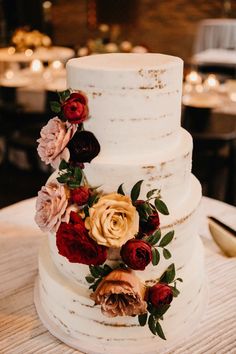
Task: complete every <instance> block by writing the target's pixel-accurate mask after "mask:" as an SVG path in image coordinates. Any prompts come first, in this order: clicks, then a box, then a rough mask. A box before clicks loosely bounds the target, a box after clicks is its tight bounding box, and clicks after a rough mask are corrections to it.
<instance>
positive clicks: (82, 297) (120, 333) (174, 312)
mask: <svg viewBox="0 0 236 354" xmlns="http://www.w3.org/2000/svg"><path fill="white" fill-rule="evenodd" d="M39 273H40V282H39V290H40V299H41V305H42V307H43V309H44V311H45V312H46V313H47V316H48V317H49V318H50V319H51V320H52V321H53V322H54V323H56V324H57V326H58V327H59V328H61V329H62V330H63V331H65V332H67V333H68V334H70V336H72V337H74V338H76V339H77V340H78V348H80V340H84V339H85V338H86V337H87V341H88V342H87V348H86V352H87V351H88V352H90V351H92V352H96V353H101V352H104V353H111V352H112V353H113V350H114V352H116V350H118V348H121V347H124V348H126V352H127V353H131V352H132V353H133V352H134V351H133V346H134V342H135V348H136V352H137V348H139V349H140V346H141V347H142V352H143V353H150V352H151V351H154V349H155V350H159V349H161V348H162V346H163V345H164V342H163V341H161V340H160V339H158V338H156V337H153V335H152V334H151V332H150V331H149V329H148V328H147V327H144V328H143V327H140V326H139V325H138V320H137V317H134V318H132V317H116V318H108V317H106V316H104V315H102V313H101V312H100V308H99V307H98V306H96V307H94V303H93V301H92V300H91V299H90V298H89V295H90V291H89V290H88V288H84V287H80V286H79V285H77V284H75V283H74V282H71V281H70V280H69V279H68V278H66V277H65V276H63V275H62V274H61V273H60V272H59V271H58V270H57V268H56V267H55V265H54V263H53V261H52V259H51V257H50V252H49V247H48V243H47V241H45V243H44V245H43V246H42V248H41V251H40V256H39ZM178 276H180V277H182V278H183V279H184V282H183V283H180V284H178V287H179V289H180V291H181V296H179V297H178V298H174V300H173V302H172V304H171V307H170V309H169V310H168V312H167V313H166V314H165V316H164V321H163V322H162V327H163V329H164V332H165V334H166V337H167V338H168V339H169V340H172V339H176V338H178V339H179V336H180V337H184V335H185V330H186V329H187V328H188V327H192V326H195V325H196V321H199V309H200V308H201V307H202V303H203V302H205V301H206V299H205V298H204V294H205V284H204V280H205V278H204V273H203V250H202V245H201V242H200V239H199V238H198V237H197V242H196V244H195V247H194V252H193V253H192V257H191V258H190V260H189V262H188V266H187V267H184V268H183V269H181V270H179V272H178ZM177 336H178V337H177ZM97 345H102V349H103V350H102V351H101V349H100V351H95V349H94V348H96V346H97ZM104 345H105V347H103V346H104ZM92 349H93V350H92ZM155 352H156V351H155Z"/></svg>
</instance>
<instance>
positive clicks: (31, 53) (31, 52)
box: [25, 49, 33, 57]
mask: <svg viewBox="0 0 236 354" xmlns="http://www.w3.org/2000/svg"><path fill="white" fill-rule="evenodd" d="M32 55H33V51H32V49H26V51H25V56H26V57H31V56H32Z"/></svg>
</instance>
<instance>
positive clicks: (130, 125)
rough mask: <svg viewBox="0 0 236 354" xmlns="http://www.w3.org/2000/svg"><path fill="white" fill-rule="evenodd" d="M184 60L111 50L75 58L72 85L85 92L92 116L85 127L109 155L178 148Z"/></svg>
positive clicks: (71, 65) (71, 64)
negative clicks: (169, 147) (110, 52)
mask: <svg viewBox="0 0 236 354" xmlns="http://www.w3.org/2000/svg"><path fill="white" fill-rule="evenodd" d="M182 68H183V62H182V60H181V59H179V58H176V57H172V56H168V55H162V54H128V55H127V54H106V55H102V56H101V55H94V56H89V57H84V58H80V59H72V60H70V61H69V62H68V64H67V85H68V87H69V88H71V89H72V90H81V91H84V92H85V93H86V95H87V97H88V101H89V110H90V117H91V119H89V120H88V121H86V122H85V124H84V125H85V129H87V130H90V131H92V132H93V133H94V134H95V136H96V137H97V139H98V140H99V141H100V143H101V144H102V152H103V154H108V155H114V154H115V155H116V154H118V155H126V154H127V152H129V154H132V153H133V152H135V151H139V152H140V153H143V152H144V153H145V152H146V153H150V152H151V151H153V150H154V151H155V150H156V149H157V148H160V147H161V148H165V146H168V145H169V144H173V146H174V145H175V144H176V143H177V141H178V134H177V133H176V132H177V130H178V128H179V126H180V113H181V91H182Z"/></svg>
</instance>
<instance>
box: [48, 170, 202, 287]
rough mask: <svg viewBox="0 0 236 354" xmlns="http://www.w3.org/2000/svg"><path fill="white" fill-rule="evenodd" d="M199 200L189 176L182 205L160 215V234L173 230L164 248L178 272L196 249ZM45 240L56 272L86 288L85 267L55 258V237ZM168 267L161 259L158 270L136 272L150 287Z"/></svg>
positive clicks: (199, 196)
mask: <svg viewBox="0 0 236 354" xmlns="http://www.w3.org/2000/svg"><path fill="white" fill-rule="evenodd" d="M200 198H201V186H200V184H199V182H198V181H197V179H196V178H195V177H193V176H192V178H191V188H190V193H189V194H188V196H187V198H186V200H185V202H184V203H183V204H182V205H181V206H180V205H179V203H177V206H176V207H175V209H174V210H172V213H171V214H170V215H169V216H163V215H162V216H161V227H162V234H163V235H164V234H165V233H167V232H168V231H170V230H173V229H174V230H175V236H174V239H173V240H172V242H171V243H170V244H169V246H168V249H169V250H170V252H171V254H172V258H171V261H172V262H174V263H175V266H176V269H177V270H179V269H182V268H183V267H184V266H185V265H186V264H187V263H188V261H189V260H190V258H191V257H192V253H193V250H194V249H195V246H196V233H197V216H198V213H197V207H198V205H199V202H200ZM48 240H49V247H50V250H51V257H52V260H53V262H54V263H55V265H56V267H57V268H58V269H59V271H60V272H61V273H63V274H64V275H65V276H66V277H68V279H70V280H71V281H73V282H75V283H76V284H79V285H80V286H83V287H85V288H87V287H88V283H87V282H86V280H85V277H86V276H87V275H88V266H86V265H83V264H76V263H70V262H69V261H68V260H67V259H66V258H65V257H63V256H61V255H59V254H58V249H57V246H56V237H55V235H53V234H49V236H48ZM108 263H109V262H108ZM116 263H117V262H116ZM110 264H112V262H111V263H110ZM168 264H169V260H168V261H167V260H165V259H164V257H161V261H160V263H159V265H158V267H153V266H152V265H149V266H148V267H147V268H146V269H145V271H140V272H137V273H138V276H139V277H140V278H141V279H143V281H146V282H147V283H148V284H151V283H152V282H155V281H156V279H157V278H158V277H159V276H160V275H161V274H162V273H163V272H164V270H165V269H166V268H167V266H168Z"/></svg>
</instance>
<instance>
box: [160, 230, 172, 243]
mask: <svg viewBox="0 0 236 354" xmlns="http://www.w3.org/2000/svg"><path fill="white" fill-rule="evenodd" d="M174 234H175V232H174V231H170V232H168V233H167V234H166V235H165V236H163V237H162V239H161V242H160V243H159V247H165V246H167V245H168V244H169V243H170V242H171V241H172V240H173V237H174Z"/></svg>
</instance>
